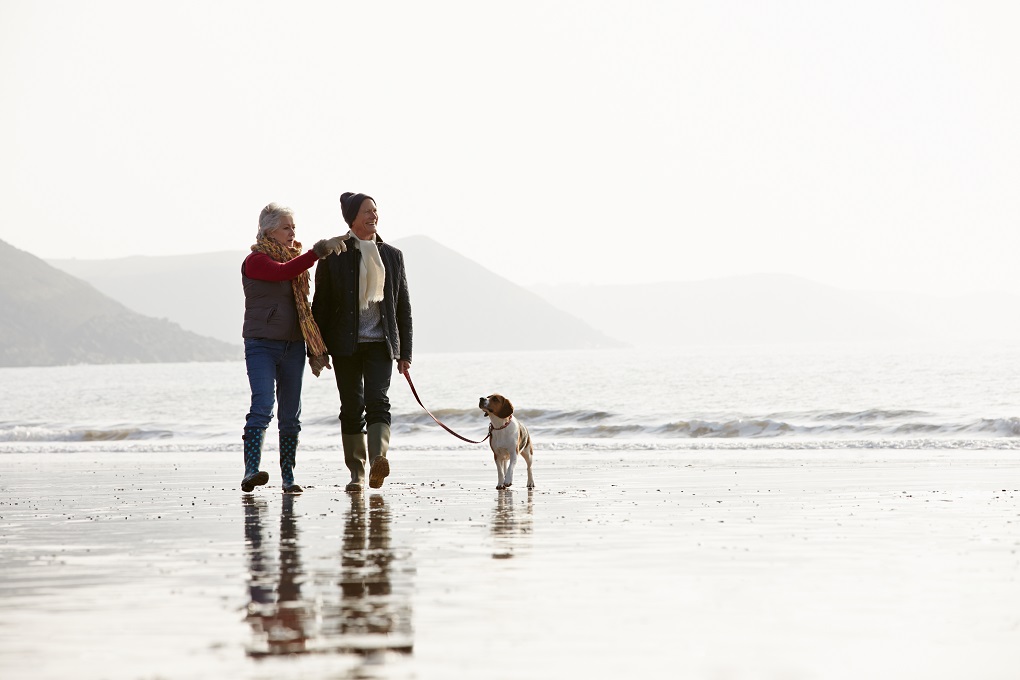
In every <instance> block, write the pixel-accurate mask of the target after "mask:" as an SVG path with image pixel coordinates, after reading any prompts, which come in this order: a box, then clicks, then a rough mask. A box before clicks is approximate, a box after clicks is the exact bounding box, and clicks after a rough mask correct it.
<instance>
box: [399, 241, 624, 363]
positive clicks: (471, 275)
mask: <svg viewBox="0 0 1020 680" xmlns="http://www.w3.org/2000/svg"><path fill="white" fill-rule="evenodd" d="M394 245H395V246H396V247H397V248H400V249H401V250H402V251H403V252H404V266H405V267H406V269H407V278H408V287H409V288H410V290H411V308H412V310H413V315H414V345H415V348H417V349H421V350H423V351H441V352H445V351H472V350H473V351H488V350H511V349H524V350H533V349H586V348H596V347H619V346H622V345H623V344H624V343H622V342H620V341H618V340H613V339H611V338H610V337H608V336H607V335H605V334H604V333H600V332H599V331H597V330H595V329H593V328H592V327H591V326H590V325H589V324H587V323H585V322H584V321H582V320H581V319H579V318H578V317H576V316H574V315H573V314H570V313H567V312H565V311H563V310H562V309H558V308H556V307H554V306H553V305H551V304H550V303H549V302H548V301H547V300H544V299H542V298H541V297H539V296H538V295H536V294H535V293H533V292H531V291H529V290H527V289H525V288H523V287H521V286H519V285H517V284H515V283H512V282H510V281H508V280H507V279H504V278H502V277H500V276H497V275H496V274H493V273H492V272H491V271H489V270H488V269H485V268H484V267H482V266H481V265H479V264H477V263H476V262H474V261H473V260H469V259H468V258H466V257H464V256H463V255H460V254H459V253H456V252H454V251H453V250H450V249H449V248H447V247H445V246H443V245H440V244H439V243H437V242H436V241H435V240H433V239H431V238H428V237H427V236H411V237H408V238H403V239H399V240H397V241H394Z"/></svg>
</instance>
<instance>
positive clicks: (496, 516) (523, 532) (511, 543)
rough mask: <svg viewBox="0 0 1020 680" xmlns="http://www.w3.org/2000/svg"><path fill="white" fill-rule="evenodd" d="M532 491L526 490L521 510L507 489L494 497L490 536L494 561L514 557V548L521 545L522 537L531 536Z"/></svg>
mask: <svg viewBox="0 0 1020 680" xmlns="http://www.w3.org/2000/svg"><path fill="white" fill-rule="evenodd" d="M534 493H535V492H534V491H532V490H531V489H528V500H527V503H526V504H521V505H523V509H522V508H517V507H515V505H514V492H513V491H511V490H509V489H507V490H505V491H503V492H501V493H500V494H499V495H498V496H497V497H496V509H495V510H494V511H493V513H492V535H493V537H494V538H495V551H494V552H493V553H492V559H494V560H508V559H510V558H511V557H513V556H514V548H515V547H518V546H519V545H520V543H521V540H520V539H521V537H522V536H528V535H530V534H531V529H532V518H533V514H532V509H533V506H532V501H533V499H534Z"/></svg>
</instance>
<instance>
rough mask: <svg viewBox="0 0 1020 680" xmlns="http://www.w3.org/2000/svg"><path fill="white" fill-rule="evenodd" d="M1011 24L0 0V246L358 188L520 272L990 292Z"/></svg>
mask: <svg viewBox="0 0 1020 680" xmlns="http://www.w3.org/2000/svg"><path fill="white" fill-rule="evenodd" d="M1018 34H1020V3H1016V2H1013V1H1011V0H1003V1H1001V2H983V1H981V0H958V1H956V2H938V1H937V0H919V1H916V2H908V1H903V0H881V1H877V2H872V1H870V0H866V1H863V2H861V1H855V2H835V1H819V0H805V1H803V2H793V1H790V0H772V1H769V2H754V1H750V0H748V1H744V2H738V1H725V0H705V1H702V2H686V1H684V0H670V1H663V2H650V1H648V2H642V1H640V0H623V1H617V0H577V1H571V2H565V1H564V2H558V1H556V0H545V1H542V2H530V1H524V2H521V1H516V2H513V3H498V4H497V3H490V2H478V1H475V2H442V1H439V2H410V1H408V2H364V1H362V2H287V3H282V2H271V3H270V2H253V1H250V0H244V1H238V2H212V1H202V2H182V1H181V0H173V2H145V1H139V0H126V1H123V2H114V1H110V0H92V1H90V2H78V1H73V2H46V1H42V0H36V1H26V2H20V1H12V0H0V87H2V92H3V106H2V107H0V198H2V199H3V205H4V210H3V219H2V220H0V239H3V240H5V241H7V242H9V243H11V244H12V245H14V246H16V247H18V248H21V249H23V250H27V251H29V252H31V253H33V254H35V255H38V256H40V257H43V258H68V257H77V258H83V259H98V258H112V257H123V256H128V255H161V254H184V253H200V252H210V251H219V250H243V249H246V248H247V246H248V245H249V244H250V243H251V242H252V240H253V237H254V233H255V227H256V221H257V218H258V213H259V211H260V210H261V208H262V206H263V205H265V204H266V203H268V202H270V201H278V202H281V203H285V204H287V205H289V206H291V207H292V208H293V209H294V211H295V217H296V222H297V225H298V236H299V238H300V239H302V240H303V241H304V242H305V245H306V246H307V245H310V244H311V242H313V241H314V240H316V239H318V238H323V237H326V236H331V235H335V234H337V233H341V232H343V231H346V226H345V225H343V224H342V220H341V217H340V210H339V200H338V199H339V196H340V194H341V193H342V192H344V191H362V192H365V193H368V194H371V195H373V196H374V197H375V198H376V200H377V202H378V204H379V208H380V213H381V217H380V229H379V231H380V234H381V235H382V237H383V238H384V239H385V240H390V241H392V240H396V239H399V238H402V237H405V236H410V235H414V234H426V235H429V236H431V237H432V238H434V239H436V240H438V241H439V242H441V243H443V244H444V245H446V246H448V247H450V248H452V249H454V250H456V251H458V252H460V253H462V254H463V255H466V256H468V257H470V258H471V259H473V260H476V261H477V262H479V263H480V264H482V265H483V266H485V267H488V268H489V269H491V270H493V271H495V272H496V273H498V274H501V275H503V276H505V277H507V278H509V279H510V280H512V281H514V282H517V283H520V284H522V285H534V284H541V283H567V282H577V283H603V282H605V283H625V282H630V281H633V282H653V281H668V280H696V279H704V278H714V277H720V276H728V275H733V274H749V273H757V272H778V273H787V274H795V275H800V276H805V277H808V278H811V279H813V280H816V281H819V282H822V283H828V284H832V285H836V286H839V287H843V288H850V289H895V290H929V289H933V290H938V291H941V292H951V291H960V292H969V291H977V290H1003V291H1009V292H1016V293H1020V229H1018V227H1020V122H1018V121H1020V40H1017V37H1016V36H1017V35H1018ZM420 266H427V263H414V264H413V267H420ZM409 270H411V271H413V268H412V265H410V264H409ZM465 285H469V282H465Z"/></svg>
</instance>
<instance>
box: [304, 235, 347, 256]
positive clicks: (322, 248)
mask: <svg viewBox="0 0 1020 680" xmlns="http://www.w3.org/2000/svg"><path fill="white" fill-rule="evenodd" d="M312 250H314V251H315V254H316V255H318V256H319V259H320V260H321V259H322V258H324V257H326V256H327V255H339V254H340V253H343V252H346V251H347V244H346V243H344V237H343V236H334V237H333V238H324V239H322V240H321V241H316V242H315V245H314V246H312Z"/></svg>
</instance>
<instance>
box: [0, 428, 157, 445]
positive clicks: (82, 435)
mask: <svg viewBox="0 0 1020 680" xmlns="http://www.w3.org/2000/svg"><path fill="white" fill-rule="evenodd" d="M173 436H174V433H173V432H172V431H170V430H146V429H142V428H137V427H114V428H80V427H49V426H45V425H14V426H6V427H0V442H109V441H123V440H148V439H169V438H171V437H173Z"/></svg>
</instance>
